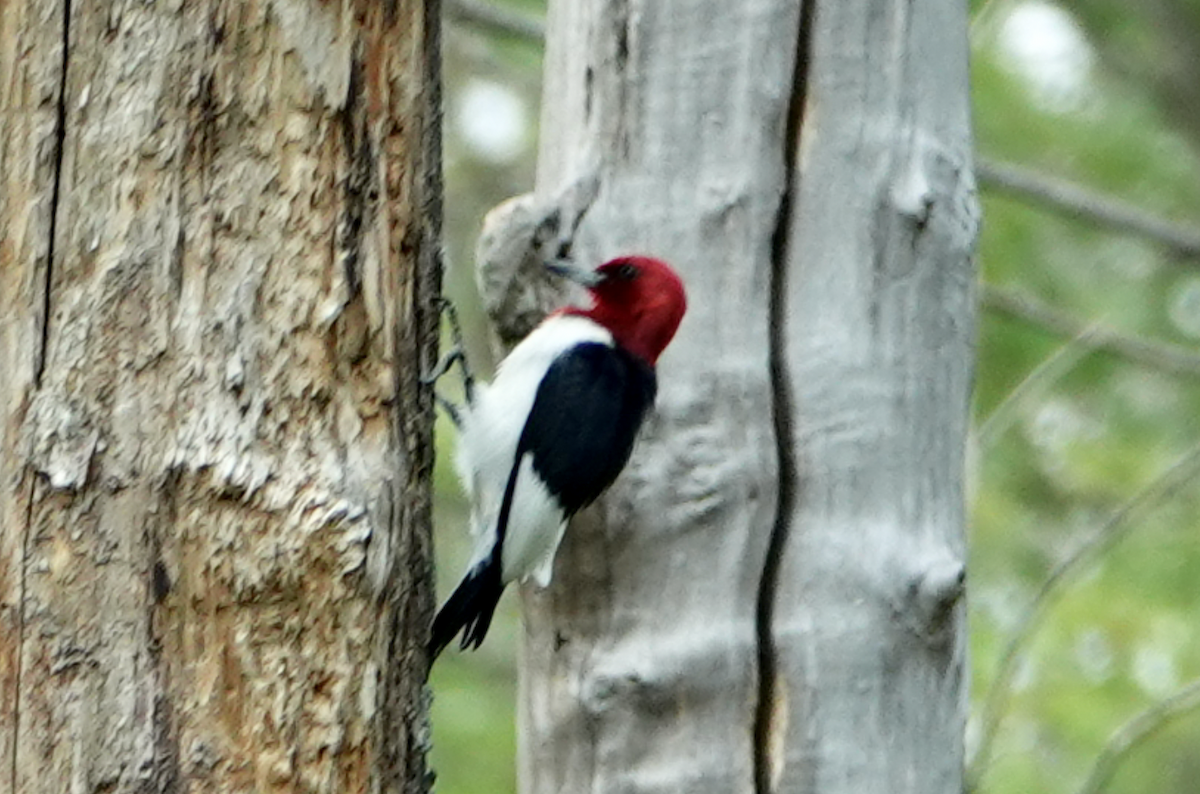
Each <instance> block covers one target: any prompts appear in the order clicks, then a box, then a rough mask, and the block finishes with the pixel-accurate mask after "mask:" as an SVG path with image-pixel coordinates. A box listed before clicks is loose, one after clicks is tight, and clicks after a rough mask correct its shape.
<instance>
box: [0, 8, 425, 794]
mask: <svg viewBox="0 0 1200 794" xmlns="http://www.w3.org/2000/svg"><path fill="white" fill-rule="evenodd" d="M436 21H437V8H436V2H433V3H428V4H422V3H420V2H409V3H398V2H350V1H349V0H346V1H345V2H340V3H333V4H330V3H326V2H316V1H315V0H274V2H271V3H261V4H257V3H242V2H234V3H228V2H220V1H219V0H203V1H202V2H164V3H149V4H147V3H79V2H71V1H70V0H13V1H12V2H3V3H0V758H2V759H3V760H2V761H0V792H12V793H13V794H17V792H22V793H27V794H32V793H33V792H65V791H72V792H91V791H97V792H99V791H104V792H135V791H136V792H146V791H181V790H187V791H205V792H226V791H251V790H253V791H268V790H270V791H337V792H367V791H372V792H381V791H405V792H422V791H425V790H427V788H428V786H427V781H426V779H425V777H426V776H425V769H424V757H423V745H424V742H425V735H426V728H425V709H424V703H423V694H422V686H423V682H424V678H425V671H426V659H425V654H424V650H423V646H424V635H425V633H426V631H427V626H428V620H429V617H430V610H431V606H432V604H431V589H430V576H429V538H428V527H429V510H430V497H429V484H430V483H429V477H430V468H431V456H432V447H431V435H430V432H431V423H432V411H431V404H430V399H429V396H430V395H429V392H428V390H427V389H425V388H423V387H422V386H421V385H420V384H419V379H418V373H419V372H420V370H421V368H422V366H423V365H424V364H426V363H428V359H429V357H430V355H431V354H432V352H433V347H434V345H435V344H436V342H435V340H436V334H437V324H438V312H437V309H436V306H435V299H436V295H437V293H438V290H439V283H440V262H439V259H438V256H437V245H438V235H439V233H440V230H439V220H438V218H439V215H440V177H439V170H440V164H439V154H438V152H439V148H438V146H439V144H438V135H439V130H438V127H437V124H436V118H437V116H436V113H435V112H434V109H435V108H436V103H437V101H438V80H439V76H438V73H437V66H436V64H437V60H436V57H437V35H438V29H437V25H436Z"/></svg>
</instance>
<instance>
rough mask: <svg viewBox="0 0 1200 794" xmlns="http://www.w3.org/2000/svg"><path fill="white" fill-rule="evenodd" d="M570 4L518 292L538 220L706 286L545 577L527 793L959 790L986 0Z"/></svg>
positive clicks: (694, 294) (495, 297) (488, 282)
mask: <svg viewBox="0 0 1200 794" xmlns="http://www.w3.org/2000/svg"><path fill="white" fill-rule="evenodd" d="M548 30H549V32H548V35H547V52H546V86H545V101H544V105H543V108H544V110H543V119H542V130H541V152H540V159H539V167H538V182H537V190H536V193H535V195H534V196H532V197H530V198H527V199H526V200H525V201H523V202H521V203H520V204H518V205H512V206H510V207H508V208H507V211H506V212H505V213H501V214H498V215H497V216H494V218H493V227H492V228H491V229H490V230H489V240H488V241H487V242H488V245H487V246H485V248H487V250H488V251H489V257H485V258H484V261H483V266H484V273H483V282H484V286H485V291H486V292H488V294H487V295H485V300H486V301H487V303H488V305H489V308H490V309H491V310H492V311H493V312H494V313H498V314H501V315H503V316H504V317H505V318H506V322H507V319H511V318H512V317H514V316H520V315H521V312H522V308H523V307H527V306H528V305H530V304H531V303H536V297H537V296H536V295H534V296H532V297H530V296H528V295H524V297H522V295H521V294H517V295H516V297H514V295H512V294H507V293H505V292H504V289H503V288H504V286H505V279H506V278H507V277H508V276H510V275H511V274H512V272H513V271H512V268H513V263H514V262H515V261H517V260H519V259H520V256H519V255H518V254H516V253H514V252H520V250H521V245H514V244H513V241H514V240H516V241H517V242H520V241H521V240H522V239H525V240H528V241H531V242H532V243H533V245H534V247H535V248H536V247H537V246H539V245H540V246H541V247H542V248H543V249H545V248H546V247H547V245H550V246H552V247H553V248H556V249H557V248H558V247H559V246H560V245H561V243H562V242H564V241H566V240H568V239H570V240H571V241H572V246H573V252H574V254H575V256H576V257H577V258H578V259H580V260H583V261H587V262H592V263H595V262H598V261H600V260H602V259H604V258H606V257H609V256H612V255H615V254H618V253H623V252H630V251H638V252H645V253H650V254H653V255H658V256H662V257H664V258H666V259H668V260H669V261H671V262H673V263H675V264H676V265H677V266H678V267H679V268H680V270H681V271H682V273H683V274H684V277H685V280H686V282H687V285H688V289H689V295H690V309H689V315H688V317H687V318H686V319H685V320H684V324H683V326H682V328H681V329H680V332H679V335H678V337H677V340H676V341H675V342H674V343H673V346H672V347H671V348H670V349H669V350H668V351H667V354H666V356H665V357H664V358H663V360H662V362H661V366H660V371H659V375H660V392H659V398H658V410H657V414H656V416H655V417H654V418H653V419H652V420H651V421H650V422H649V427H648V429H647V431H646V432H645V433H644V436H643V438H642V440H641V442H640V444H639V446H638V448H637V450H636V452H635V454H634V459H633V461H632V462H631V464H630V466H629V468H628V470H627V471H626V473H625V474H624V475H623V476H622V477H621V478H620V480H619V481H618V484H617V486H616V487H615V488H614V490H613V492H612V493H611V495H610V496H609V497H608V498H607V499H606V500H605V501H604V504H603V506H602V508H601V509H600V510H597V511H595V512H594V513H593V514H592V515H590V516H587V517H585V518H584V520H581V521H578V522H576V524H575V526H573V527H572V529H571V531H570V532H569V533H568V535H567V540H566V542H565V544H564V547H563V548H562V549H561V550H560V553H559V558H558V564H557V566H556V573H555V580H554V585H553V586H552V587H551V588H550V589H549V590H548V591H547V592H545V593H537V592H532V591H527V592H526V597H525V614H526V630H527V642H526V644H525V650H526V654H525V663H524V667H523V670H522V683H523V695H522V699H521V724H522V729H521V740H522V750H521V762H520V776H521V780H522V788H523V791H525V792H527V794H543V793H545V794H548V793H549V792H559V791H591V792H606V791H613V792H615V791H621V792H630V791H664V790H669V791H688V792H731V791H756V792H759V794H765V792H769V791H789V792H814V793H816V792H819V794H835V793H837V794H842V793H845V794H868V793H870V792H879V794H883V793H884V792H887V794H897V793H898V792H914V794H915V793H916V792H920V794H933V793H935V792H939V793H940V794H952V793H953V794H957V793H958V792H959V791H961V767H962V740H963V735H962V733H963V724H964V705H965V703H964V700H965V688H964V647H965V645H964V642H965V625H964V620H963V608H962V603H961V596H962V592H963V590H962V586H963V572H964V511H963V493H962V462H963V448H964V442H965V431H966V417H967V401H968V392H969V388H970V371H971V364H972V339H973V321H974V310H973V294H972V280H973V273H972V266H971V252H972V247H973V243H974V238H975V230H976V225H977V207H976V202H975V197H974V180H973V176H972V170H971V153H970V130H969V119H968V101H967V68H966V67H967V63H966V60H967V59H966V55H967V49H966V9H965V6H964V5H963V4H962V3H961V2H956V1H955V0H915V1H914V2H899V0H862V1H861V2H845V1H844V0H804V2H802V3H801V2H796V0H746V1H745V2H739V3H729V2H723V1H722V0H706V1H705V2H687V3H684V2H676V1H674V0H665V1H664V2H653V3H650V2H647V3H630V2H627V1H626V0H597V2H590V3H577V2H552V3H551V8H550V18H549V25H548ZM522 235H524V237H522ZM534 258H535V259H536V256H535V257H534ZM501 330H502V332H504V331H506V330H509V329H508V328H506V327H502V328H501Z"/></svg>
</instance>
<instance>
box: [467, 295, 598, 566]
mask: <svg viewBox="0 0 1200 794" xmlns="http://www.w3.org/2000/svg"><path fill="white" fill-rule="evenodd" d="M582 342H599V343H601V344H608V345H611V344H612V335H611V334H610V333H609V332H608V331H607V330H606V329H605V328H603V327H601V326H600V325H597V324H596V323H594V322H592V321H591V320H589V319H586V318H584V317H570V316H563V315H555V316H553V317H550V318H549V319H547V320H545V321H544V322H543V323H542V324H541V325H539V326H538V327H537V328H535V329H534V330H533V332H532V333H530V334H529V336H527V337H525V339H523V340H522V341H521V343H520V344H518V345H517V346H516V347H515V348H513V351H512V352H511V353H510V354H509V355H508V357H507V358H505V359H504V361H502V362H501V363H500V367H499V369H498V370H497V372H496V378H495V380H493V381H492V382H491V383H490V384H486V385H484V384H480V385H479V386H478V387H477V389H476V393H475V403H474V405H473V406H470V407H469V408H468V410H466V411H465V412H464V413H463V427H462V430H461V432H460V434H459V445H458V454H457V460H456V468H457V469H458V475H459V478H460V479H461V480H462V482H463V487H464V488H465V489H466V491H467V495H468V497H469V498H470V500H471V532H472V534H474V535H475V536H476V545H475V553H474V555H473V556H472V558H471V565H472V566H474V565H476V564H477V563H479V562H481V561H482V560H484V559H486V558H487V556H488V555H489V554H491V551H492V546H493V545H495V538H496V522H497V520H498V519H499V515H500V503H501V501H502V500H503V498H504V490H505V488H506V487H507V485H508V478H509V475H510V474H511V473H512V466H513V463H514V458H515V456H516V452H517V442H518V441H519V440H520V437H521V432H522V431H523V430H524V428H525V420H526V418H527V417H528V416H529V412H530V410H531V409H532V408H533V401H534V398H535V397H536V396H537V389H538V386H539V385H540V384H541V382H542V378H543V376H544V375H545V374H546V370H548V369H549V368H550V365H551V364H552V363H553V362H554V360H555V359H556V358H557V357H558V356H559V355H561V354H562V353H563V352H564V351H566V350H568V349H569V348H571V347H573V346H575V345H577V344H580V343H582ZM565 529H566V523H565V522H564V521H563V518H562V511H561V510H560V509H559V507H558V503H557V502H556V501H555V499H554V498H553V497H552V496H551V495H550V493H549V491H547V490H546V487H545V486H544V485H543V484H542V483H541V482H540V481H539V480H538V478H537V477H535V476H534V474H533V462H532V458H531V457H530V456H528V455H526V456H525V457H524V459H523V460H522V461H521V468H520V470H519V472H518V474H517V485H516V489H515V491H514V493H513V504H512V508H511V511H510V514H509V520H508V526H507V529H506V532H505V542H504V553H503V556H502V560H501V567H502V574H501V578H502V580H503V581H504V582H505V583H507V582H511V581H513V580H514V579H522V580H524V579H528V578H531V577H532V578H533V579H534V580H535V581H536V582H537V583H538V585H539V586H540V587H545V586H546V585H548V584H549V583H550V576H551V572H552V570H553V565H554V552H555V551H556V550H557V548H558V544H559V541H561V540H562V535H563V531H564V530H565Z"/></svg>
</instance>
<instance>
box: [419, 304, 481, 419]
mask: <svg viewBox="0 0 1200 794" xmlns="http://www.w3.org/2000/svg"><path fill="white" fill-rule="evenodd" d="M439 308H440V309H441V312H442V314H444V315H446V322H447V323H448V324H449V326H450V341H451V345H452V346H451V348H450V350H448V351H447V352H446V354H445V355H444V356H442V357H441V359H439V360H438V362H437V364H435V365H434V366H433V369H432V370H430V371H429V372H428V373H426V374H425V375H422V376H421V383H422V384H424V385H426V386H432V385H434V384H436V383H437V382H438V379H439V378H441V377H442V376H443V375H445V374H446V373H447V372H449V371H450V368H451V367H453V366H454V365H455V364H456V363H457V364H458V366H459V370H460V371H461V373H462V384H463V396H464V398H465V400H466V403H467V405H468V406H470V405H471V404H472V403H473V402H474V400H475V375H474V374H473V373H472V372H471V365H470V362H468V361H467V352H466V347H465V345H464V344H463V333H462V325H461V324H460V323H459V321H458V311H457V310H456V309H455V308H454V304H453V303H451V302H450V300H449V299H448V298H440V299H439ZM434 399H435V400H436V401H437V404H438V405H440V406H441V407H442V410H444V411H445V412H446V414H447V415H448V416H449V417H450V421H452V422H454V425H455V427H462V418H461V415H460V413H459V410H458V406H456V405H455V404H454V403H452V402H451V401H450V400H448V399H446V398H445V397H443V396H442V395H441V394H438V393H436V392H435V393H434Z"/></svg>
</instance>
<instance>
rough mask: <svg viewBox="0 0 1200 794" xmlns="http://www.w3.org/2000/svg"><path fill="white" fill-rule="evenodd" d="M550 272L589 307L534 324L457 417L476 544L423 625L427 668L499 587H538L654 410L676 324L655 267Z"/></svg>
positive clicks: (678, 287) (472, 642) (470, 638)
mask: <svg viewBox="0 0 1200 794" xmlns="http://www.w3.org/2000/svg"><path fill="white" fill-rule="evenodd" d="M559 271H560V272H564V271H565V274H567V275H571V276H573V277H575V278H577V280H580V281H581V282H583V283H585V285H586V286H588V289H589V291H590V292H591V293H592V296H593V299H594V303H593V305H592V306H591V307H589V308H580V307H569V308H567V309H564V310H562V311H560V312H556V313H555V314H553V315H551V316H550V317H548V318H547V319H546V320H544V321H543V322H542V324H541V325H539V326H538V327H537V328H535V329H534V330H533V332H532V333H530V334H529V336H527V337H526V338H525V339H523V340H522V341H521V342H520V343H519V344H518V345H517V346H516V347H515V348H513V351H512V352H511V353H510V354H509V355H508V357H507V358H505V359H504V361H503V362H501V364H500V367H499V369H498V370H497V373H496V377H495V379H494V380H493V382H492V383H490V384H486V385H480V386H479V387H477V389H476V392H475V397H474V400H473V402H471V403H470V404H469V405H468V406H466V408H465V410H464V411H463V413H462V415H461V427H460V430H459V449H458V459H457V468H458V473H459V476H460V478H461V479H462V481H463V484H464V487H465V489H466V491H467V495H468V497H469V499H470V502H471V524H472V527H471V528H472V532H473V533H474V534H475V536H476V539H477V540H476V544H477V545H476V550H475V554H474V556H473V558H472V561H471V564H470V566H469V568H468V570H467V573H466V575H465V576H464V578H463V580H462V582H460V584H459V585H458V587H457V589H455V591H454V593H453V594H452V595H451V596H450V598H449V599H448V600H447V601H446V603H445V604H444V605H443V607H442V609H441V610H440V611H439V612H438V615H437V617H436V618H435V620H434V623H433V630H432V636H431V638H430V643H429V648H430V653H431V656H433V657H436V656H437V655H438V653H440V652H441V650H442V649H443V648H444V647H445V646H446V645H447V644H449V643H450V641H451V640H452V639H453V638H454V637H455V635H457V634H458V633H459V632H460V631H461V632H462V635H463V637H462V647H464V648H466V647H478V646H479V644H480V643H481V642H482V641H483V638H484V636H485V635H486V634H487V630H488V627H489V625H490V624H491V620H492V615H493V612H494V611H495V608H496V604H497V602H498V601H499V600H500V595H501V593H502V592H503V590H504V587H505V585H507V584H508V583H509V582H512V581H515V580H525V579H533V580H534V581H535V582H537V584H538V585H539V586H541V587H545V586H546V585H548V584H549V582H550V576H551V571H552V568H553V563H554V554H555V551H556V550H557V549H558V545H559V542H560V541H561V540H562V536H563V532H564V531H565V529H566V526H567V521H568V520H569V519H570V517H571V516H572V515H574V514H575V513H576V512H578V511H579V510H580V509H582V508H583V507H586V506H587V505H588V504H590V503H592V502H593V501H595V499H596V498H597V497H599V496H600V494H601V493H603V492H604V490H605V489H606V488H608V486H609V485H611V484H612V482H613V481H614V480H615V479H616V477H617V475H618V474H619V473H620V472H621V469H623V468H624V466H625V464H626V462H627V461H628V460H629V455H630V453H631V451H632V449H633V444H634V441H635V439H636V437H637V433H638V430H639V428H640V427H641V424H642V420H643V418H644V416H645V414H646V412H647V411H648V410H649V409H650V408H651V407H652V405H653V403H654V395H655V391H656V380H655V374H654V364H655V362H656V361H657V359H658V356H659V354H661V352H662V350H663V349H664V348H665V347H666V345H667V343H668V342H670V340H671V338H672V336H674V333H675V329H676V328H677V327H678V325H679V322H680V321H681V320H682V317H683V313H684V310H685V307H686V299H685V296H684V291H683V285H682V283H681V282H680V280H679V278H678V277H677V276H676V275H675V273H674V271H672V270H671V269H670V267H669V266H667V265H666V264H665V263H663V262H661V261H659V260H657V259H651V258H648V257H626V258H622V259H618V260H613V261H611V262H608V263H605V264H604V265H601V266H600V267H599V268H597V270H596V271H594V272H588V271H572V270H568V269H565V268H560V269H559Z"/></svg>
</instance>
